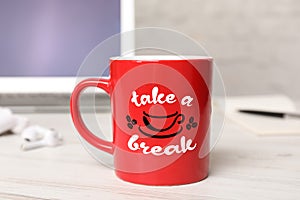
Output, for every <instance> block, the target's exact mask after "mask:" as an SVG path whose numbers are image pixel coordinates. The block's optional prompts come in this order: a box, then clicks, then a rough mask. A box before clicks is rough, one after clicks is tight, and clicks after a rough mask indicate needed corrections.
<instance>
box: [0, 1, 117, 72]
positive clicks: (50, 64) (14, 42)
mask: <svg viewBox="0 0 300 200" xmlns="http://www.w3.org/2000/svg"><path fill="white" fill-rule="evenodd" d="M116 33H120V0H109V1H108V0H43V1H41V0H26V1H20V0H2V1H0V77H1V76H2V77H6V76H7V77H10V76H13V77H19V76H21V77H27V76H29V77H35V76H49V77H52V76H55V77H56V76H62V77H68V76H76V74H77V71H78V69H79V67H80V65H81V63H82V61H83V60H84V58H85V57H86V56H87V55H88V53H89V52H90V51H91V50H92V49H93V48H94V47H95V46H97V45H98V44H99V43H101V42H102V41H103V40H105V39H107V38H108V37H109V36H112V35H114V34H116ZM115 51H116V52H115V53H114V55H120V47H116V48H115Z"/></svg>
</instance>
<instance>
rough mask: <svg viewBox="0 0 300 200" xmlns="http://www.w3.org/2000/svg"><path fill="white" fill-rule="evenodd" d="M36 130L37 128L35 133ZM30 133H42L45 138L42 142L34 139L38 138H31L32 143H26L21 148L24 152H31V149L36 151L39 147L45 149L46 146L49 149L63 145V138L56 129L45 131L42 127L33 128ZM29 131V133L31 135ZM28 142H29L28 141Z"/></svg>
mask: <svg viewBox="0 0 300 200" xmlns="http://www.w3.org/2000/svg"><path fill="white" fill-rule="evenodd" d="M34 128H36V130H35V131H34ZM30 131H32V132H31V133H33V135H34V133H38V132H40V131H42V132H40V133H42V134H43V137H42V138H41V139H40V140H35V141H33V140H34V139H36V138H38V137H39V136H38V137H31V140H29V141H30V142H26V143H24V144H23V145H22V146H21V148H22V150H24V151H26V150H30V149H36V148H39V147H44V146H49V147H54V146H58V145H60V144H62V136H61V135H60V134H59V133H58V132H57V131H55V130H54V129H45V128H42V127H38V126H35V127H32V129H30ZM30 131H29V133H30ZM27 141H28V140H27Z"/></svg>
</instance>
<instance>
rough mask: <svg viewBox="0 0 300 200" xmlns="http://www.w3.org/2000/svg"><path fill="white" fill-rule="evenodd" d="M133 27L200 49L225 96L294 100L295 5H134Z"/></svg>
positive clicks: (299, 41)
mask: <svg viewBox="0 0 300 200" xmlns="http://www.w3.org/2000/svg"><path fill="white" fill-rule="evenodd" d="M135 12H136V27H137V28H142V27H149V26H150V27H151V26H155V27H164V28H170V29H173V30H176V31H179V32H182V33H184V34H186V35H187V36H189V37H191V38H192V39H194V40H196V41H197V42H198V43H200V44H201V45H203V46H204V47H205V48H206V50H207V51H208V52H209V53H210V55H211V56H213V57H214V58H215V61H216V62H217V65H218V67H219V68H220V70H221V73H222V76H223V79H224V82H225V87H226V90H227V94H228V95H251V94H274V93H280V94H285V95H288V96H289V97H291V98H292V99H300V91H299V89H298V87H299V85H300V78H299V75H300V65H299V61H300V59H299V57H300V56H299V53H300V34H299V32H300V1H297V0H276V1H272V0H264V1H261V0H243V1H240V0H226V1H220V0H185V1H182V0H164V1H160V0H150V1H149V0H148V1H136V2H135Z"/></svg>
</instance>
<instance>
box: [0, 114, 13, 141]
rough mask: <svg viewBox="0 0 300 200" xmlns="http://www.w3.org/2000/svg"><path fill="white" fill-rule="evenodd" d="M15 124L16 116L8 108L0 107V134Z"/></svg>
mask: <svg viewBox="0 0 300 200" xmlns="http://www.w3.org/2000/svg"><path fill="white" fill-rule="evenodd" d="M16 124H17V121H16V118H15V117H14V116H13V114H12V112H11V110H10V109H8V108H0V135H2V134H4V133H6V132H8V131H10V130H12V129H13V128H14V127H15V126H16Z"/></svg>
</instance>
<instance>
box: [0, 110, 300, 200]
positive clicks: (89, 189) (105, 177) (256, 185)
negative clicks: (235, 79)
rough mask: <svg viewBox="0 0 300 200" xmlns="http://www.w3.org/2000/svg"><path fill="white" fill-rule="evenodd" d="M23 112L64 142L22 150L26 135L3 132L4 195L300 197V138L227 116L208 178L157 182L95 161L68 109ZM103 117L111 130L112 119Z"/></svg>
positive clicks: (0, 178) (0, 187)
mask: <svg viewBox="0 0 300 200" xmlns="http://www.w3.org/2000/svg"><path fill="white" fill-rule="evenodd" d="M24 116H25V117H28V118H29V119H30V120H31V123H32V124H39V125H43V126H46V127H55V128H56V129H57V130H58V131H59V132H60V133H61V134H63V137H64V145H62V146H59V147H56V148H41V149H35V150H32V151H27V152H23V151H21V150H20V145H21V143H22V139H21V137H20V136H19V135H6V136H1V137H0V199H14V200H23V199H26V200H27V199H33V200H40V199H41V200H45V199H47V200H48V199H54V200H56V199H57V200H59V199H68V200H69V199H72V200H76V199H85V200H88V199H101V200H102V199H103V200H105V199H118V200H119V199H131V200H135V199H136V200H141V199H143V200H153V199H185V200H187V199H208V200H218V199H228V200H229V199H232V200H240V199H272V200H274V199H285V200H287V199H300V136H267V137H259V136H256V135H254V134H253V133H250V132H248V131H247V130H244V129H243V128H242V127H239V126H238V125H236V124H234V123H233V122H230V121H228V120H227V121H226V123H225V127H224V131H223V135H222V136H221V138H220V140H219V142H218V144H217V146H216V147H215V149H214V151H213V152H212V154H211V163H210V164H211V167H210V175H209V177H208V178H207V179H206V180H204V181H201V182H199V183H195V184H189V185H182V186H173V187H166V186H164V187H154V186H143V185H137V184H132V183H127V182H124V181H122V180H119V179H118V178H117V177H116V175H115V174H114V172H113V170H112V169H111V168H109V167H106V166H104V165H102V164H100V163H99V162H97V161H95V160H94V159H93V158H92V157H91V156H90V155H89V153H88V152H87V151H86V150H85V149H84V148H83V146H82V145H81V143H80V140H79V139H78V137H77V135H76V134H75V129H74V128H73V125H72V123H71V119H70V116H69V114H27V115H24ZM102 119H103V120H102V121H104V122H105V123H104V124H105V126H106V129H108V130H109V117H107V116H104V117H103V118H102ZM105 120H106V121H105Z"/></svg>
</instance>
